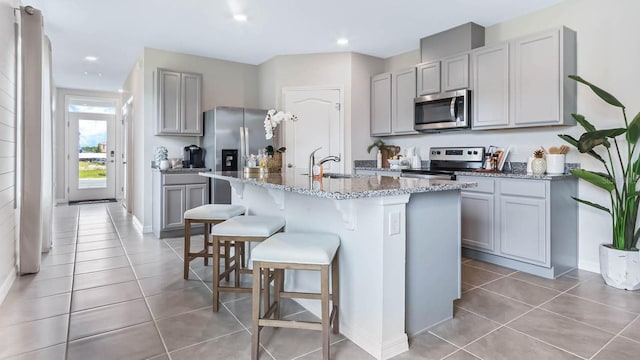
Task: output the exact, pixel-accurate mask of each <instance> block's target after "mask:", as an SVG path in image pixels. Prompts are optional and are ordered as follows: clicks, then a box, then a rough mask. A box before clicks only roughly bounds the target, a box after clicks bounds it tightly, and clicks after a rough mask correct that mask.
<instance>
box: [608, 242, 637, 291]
mask: <svg viewBox="0 0 640 360" xmlns="http://www.w3.org/2000/svg"><path fill="white" fill-rule="evenodd" d="M600 274H601V275H602V277H603V278H604V282H606V283H607V285H609V286H613V287H615V288H618V289H625V290H638V289H640V252H638V251H623V250H617V249H614V248H610V247H608V246H605V244H600Z"/></svg>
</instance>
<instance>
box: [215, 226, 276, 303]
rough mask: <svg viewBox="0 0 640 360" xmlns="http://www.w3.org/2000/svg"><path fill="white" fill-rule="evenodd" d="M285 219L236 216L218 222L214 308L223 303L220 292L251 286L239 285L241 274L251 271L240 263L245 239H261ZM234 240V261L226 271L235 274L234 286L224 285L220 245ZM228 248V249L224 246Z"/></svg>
mask: <svg viewBox="0 0 640 360" xmlns="http://www.w3.org/2000/svg"><path fill="white" fill-rule="evenodd" d="M284 224H285V221H284V218H282V217H280V216H236V217H234V218H231V219H229V220H226V221H224V222H221V223H219V224H218V225H216V226H214V227H213V229H212V230H211V235H213V311H214V312H217V311H218V308H219V306H220V292H236V293H237V292H246V293H250V292H251V288H250V287H246V288H243V287H241V286H240V273H248V274H251V270H248V269H244V268H242V267H241V266H239V265H240V262H241V259H240V255H241V249H242V248H243V247H244V246H245V243H246V242H261V241H263V240H265V239H267V238H268V237H270V236H271V235H273V234H275V233H277V232H280V231H282V230H283V229H284ZM227 243H232V244H233V245H234V248H235V255H234V257H235V260H234V264H233V265H232V266H231V267H230V268H229V269H228V270H227V269H226V268H225V273H228V271H233V272H234V275H235V279H234V286H222V285H220V280H221V278H222V276H221V274H220V244H227ZM225 249H226V248H225Z"/></svg>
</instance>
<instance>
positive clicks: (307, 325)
mask: <svg viewBox="0 0 640 360" xmlns="http://www.w3.org/2000/svg"><path fill="white" fill-rule="evenodd" d="M258 325H259V326H271V327H280V328H289V329H307V330H319V331H322V323H318V322H306V321H291V320H271V319H260V320H258Z"/></svg>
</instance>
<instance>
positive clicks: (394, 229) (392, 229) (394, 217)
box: [389, 211, 400, 235]
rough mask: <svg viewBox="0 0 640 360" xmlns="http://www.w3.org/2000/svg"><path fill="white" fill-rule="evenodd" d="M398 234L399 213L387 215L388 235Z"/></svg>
mask: <svg viewBox="0 0 640 360" xmlns="http://www.w3.org/2000/svg"><path fill="white" fill-rule="evenodd" d="M398 234H400V212H398V211H394V212H391V213H389V235H398Z"/></svg>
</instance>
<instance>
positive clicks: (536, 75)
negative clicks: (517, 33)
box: [512, 30, 563, 126]
mask: <svg viewBox="0 0 640 360" xmlns="http://www.w3.org/2000/svg"><path fill="white" fill-rule="evenodd" d="M559 38H560V35H559V30H554V31H551V32H546V33H543V34H536V35H532V36H529V37H525V38H521V39H517V40H514V41H513V42H512V51H513V57H512V80H513V84H512V89H513V92H512V94H513V97H512V99H513V101H512V109H513V119H514V123H515V126H534V125H554V124H560V123H561V122H562V118H561V111H560V99H561V89H560V88H561V86H562V84H563V79H561V75H560V66H561V64H560V39H559Z"/></svg>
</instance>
